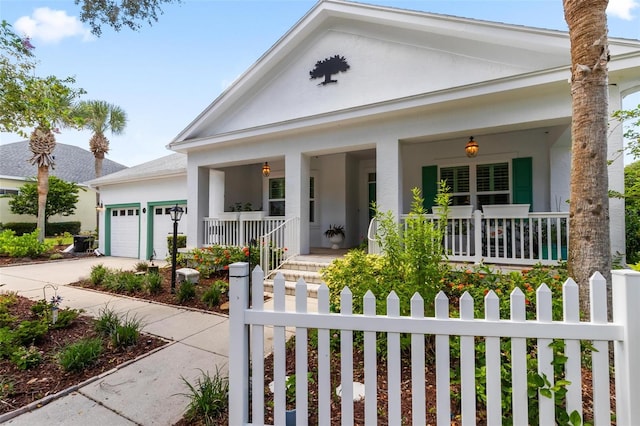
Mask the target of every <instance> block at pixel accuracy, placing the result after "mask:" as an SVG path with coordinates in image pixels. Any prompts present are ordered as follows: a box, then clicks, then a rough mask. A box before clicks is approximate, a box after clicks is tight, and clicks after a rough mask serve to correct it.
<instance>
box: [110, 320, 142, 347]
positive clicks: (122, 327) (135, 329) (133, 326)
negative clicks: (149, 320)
mask: <svg viewBox="0 0 640 426" xmlns="http://www.w3.org/2000/svg"><path fill="white" fill-rule="evenodd" d="M141 329H142V321H141V320H139V319H138V318H136V317H135V316H134V317H131V318H129V317H125V318H124V319H122V321H121V323H120V324H118V325H116V327H115V328H114V329H113V330H112V332H111V344H112V345H113V346H115V347H117V348H124V347H127V346H131V345H135V344H136V343H137V342H138V339H139V338H140V330H141Z"/></svg>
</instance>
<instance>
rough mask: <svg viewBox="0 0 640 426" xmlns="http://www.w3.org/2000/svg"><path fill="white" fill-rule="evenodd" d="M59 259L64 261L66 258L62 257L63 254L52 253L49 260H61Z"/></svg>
mask: <svg viewBox="0 0 640 426" xmlns="http://www.w3.org/2000/svg"><path fill="white" fill-rule="evenodd" d="M59 259H64V256H63V255H62V253H52V254H51V256H49V260H59Z"/></svg>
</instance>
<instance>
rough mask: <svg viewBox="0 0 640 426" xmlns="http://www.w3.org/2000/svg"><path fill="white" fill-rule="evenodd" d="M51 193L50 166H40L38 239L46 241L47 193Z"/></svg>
mask: <svg viewBox="0 0 640 426" xmlns="http://www.w3.org/2000/svg"><path fill="white" fill-rule="evenodd" d="M48 193H49V166H38V221H37V227H38V241H40V242H41V243H42V242H44V236H45V224H46V223H47V217H46V216H45V214H46V213H45V212H46V208H47V194H48Z"/></svg>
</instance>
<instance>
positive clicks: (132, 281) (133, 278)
mask: <svg viewBox="0 0 640 426" xmlns="http://www.w3.org/2000/svg"><path fill="white" fill-rule="evenodd" d="M120 279H121V280H122V281H123V282H124V289H125V291H126V292H127V293H137V292H139V291H141V290H142V287H143V284H144V279H145V278H144V275H137V274H134V273H133V272H123V273H122V274H121V276H120Z"/></svg>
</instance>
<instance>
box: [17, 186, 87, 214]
mask: <svg viewBox="0 0 640 426" xmlns="http://www.w3.org/2000/svg"><path fill="white" fill-rule="evenodd" d="M83 190H84V189H83ZM79 192H80V187H79V186H78V185H76V184H75V183H73V182H66V181H64V180H62V179H59V178H57V177H55V176H49V194H48V196H47V204H46V207H45V213H44V216H45V223H46V222H48V221H49V218H50V217H51V216H54V215H57V214H61V215H65V216H69V215H72V214H74V213H75V211H76V204H77V203H78V193H79ZM9 207H10V208H11V212H12V213H14V214H29V215H33V216H36V217H37V216H38V182H36V180H35V179H34V180H32V181H31V182H28V183H25V184H24V185H22V186H21V187H20V192H19V193H18V194H17V195H11V200H9Z"/></svg>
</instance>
